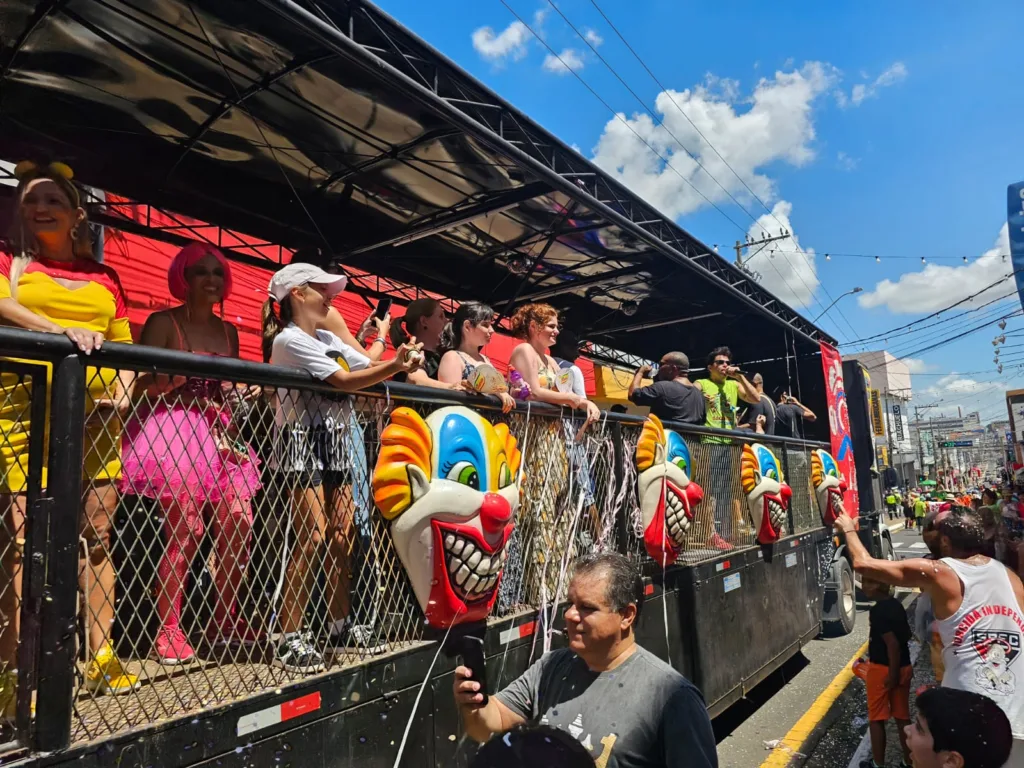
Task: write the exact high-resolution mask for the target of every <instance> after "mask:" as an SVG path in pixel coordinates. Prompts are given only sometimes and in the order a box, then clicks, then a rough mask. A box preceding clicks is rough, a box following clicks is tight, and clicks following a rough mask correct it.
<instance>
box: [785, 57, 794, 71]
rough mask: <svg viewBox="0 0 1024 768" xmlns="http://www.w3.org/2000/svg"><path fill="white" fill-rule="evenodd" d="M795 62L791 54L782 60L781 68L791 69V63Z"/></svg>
mask: <svg viewBox="0 0 1024 768" xmlns="http://www.w3.org/2000/svg"><path fill="white" fill-rule="evenodd" d="M795 63H796V59H794V58H793V57H792V56H790V57H789V58H787V59H786V60H785V61H784V62H782V68H783V69H792V68H793V64H795Z"/></svg>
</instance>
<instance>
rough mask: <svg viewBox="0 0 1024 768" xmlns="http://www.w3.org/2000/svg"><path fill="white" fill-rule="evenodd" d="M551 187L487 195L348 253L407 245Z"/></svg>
mask: <svg viewBox="0 0 1024 768" xmlns="http://www.w3.org/2000/svg"><path fill="white" fill-rule="evenodd" d="M550 191H551V187H550V186H548V185H547V184H544V183H542V182H534V183H532V184H525V185H523V186H522V187H517V188H515V189H512V190H509V191H506V192H499V193H498V194H496V195H491V196H489V197H486V198H484V199H483V200H481V201H479V202H476V203H474V204H472V205H468V206H464V207H462V208H455V209H449V210H447V211H442V212H441V213H440V215H435V216H428V217H424V218H422V219H419V220H418V221H414V222H413V223H412V224H411V225H409V227H407V228H406V230H405V231H404V232H402V233H401V234H398V235H395V236H393V237H389V238H387V239H386V240H380V241H378V242H375V243H370V244H368V245H363V246H360V247H359V248H354V249H352V250H350V251H348V252H347V253H346V254H345V255H346V256H358V255H359V254H363V253H367V252H368V251H374V250H377V249H378V248H385V247H387V246H389V245H392V246H393V245H407V244H409V243H412V242H415V241H416V240H419V239H421V238H424V237H430V236H431V235H436V234H438V233H440V232H446V231H448V230H449V229H455V227H459V226H461V225H463V224H468V223H469V222H471V221H473V220H475V219H479V218H481V217H483V216H487V215H488V214H491V213H496V212H499V211H502V210H505V209H508V208H512V207H513V206H516V205H519V204H520V203H524V202H526V201H527V200H532V199H533V198H535V197H538V196H540V195H543V194H546V193H548V192H550Z"/></svg>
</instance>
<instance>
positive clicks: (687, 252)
mask: <svg viewBox="0 0 1024 768" xmlns="http://www.w3.org/2000/svg"><path fill="white" fill-rule="evenodd" d="M257 2H259V3H261V4H262V5H265V6H267V7H269V8H272V9H273V10H275V11H276V12H277V13H279V14H281V15H282V16H283V17H284V18H287V19H289V20H290V21H292V22H293V23H295V24H298V25H299V26H301V27H302V28H303V29H305V30H306V31H308V32H309V33H310V34H312V35H314V36H316V37H317V38H318V39H320V40H321V42H323V43H324V44H325V45H328V46H329V47H331V48H332V49H333V50H335V51H336V52H337V53H339V55H345V56H353V59H354V60H356V61H357V63H360V64H363V65H366V64H368V62H367V61H366V59H365V56H366V54H372V55H373V56H374V58H377V59H378V60H383V61H384V62H386V63H387V64H388V65H390V67H391V68H393V71H391V72H387V74H388V75H390V77H389V79H390V80H392V82H395V81H398V82H399V83H401V84H402V85H403V86H405V87H409V88H422V89H426V90H428V91H429V92H430V93H431V94H432V95H434V96H435V97H437V98H438V99H440V100H441V101H442V102H443V103H445V104H446V105H448V106H449V107H450V108H451V110H453V112H455V113H457V114H459V115H461V116H463V117H466V118H469V119H470V120H471V121H472V122H470V123H465V122H463V127H465V128H466V129H467V130H470V129H474V133H476V132H477V131H479V129H480V128H487V129H489V130H490V132H491V134H492V136H495V137H497V138H499V139H501V140H503V141H505V142H507V143H508V144H510V145H512V146H513V147H514V148H515V149H516V150H517V151H518V153H520V154H521V155H525V156H526V157H528V158H529V159H530V160H531V161H532V162H531V165H532V166H534V168H535V167H536V165H535V164H539V165H540V166H542V167H543V168H544V169H545V170H548V171H551V172H553V173H555V174H556V175H557V176H558V177H559V178H560V179H562V180H564V181H566V182H571V183H575V184H576V185H578V187H579V188H580V189H581V190H584V191H585V192H586V193H587V195H588V197H589V198H591V199H592V200H593V201H595V202H597V203H598V204H599V205H600V206H602V207H604V208H605V210H604V211H603V212H606V213H607V214H609V216H610V218H615V219H618V218H620V217H621V218H623V219H625V221H622V222H620V223H623V224H625V223H627V222H628V224H629V225H631V226H630V229H633V228H635V230H634V231H636V233H637V234H638V235H641V236H642V237H644V239H646V240H648V242H649V243H650V244H651V245H652V246H654V247H655V248H658V249H659V250H660V251H662V252H663V253H665V254H666V255H669V256H672V257H674V258H676V259H679V260H682V261H685V262H688V263H689V264H691V265H694V266H696V267H697V268H698V269H699V270H700V271H702V272H704V273H706V275H707V276H708V277H711V278H713V279H715V280H716V281H720V282H723V283H724V284H725V285H726V286H728V288H730V289H731V290H732V291H733V292H736V293H739V294H740V295H741V296H742V297H743V298H745V299H748V300H752V301H756V303H757V306H759V307H761V308H763V309H766V310H768V311H769V312H771V313H773V314H775V315H776V317H777V318H778V319H779V320H780V321H782V322H783V323H784V324H786V325H787V326H789V327H790V328H791V329H792V330H793V331H794V332H795V333H797V334H798V335H800V336H802V337H804V338H805V339H807V340H808V341H815V342H817V341H826V342H828V343H831V344H835V343H836V342H835V339H833V338H831V337H830V336H828V335H827V334H825V333H824V332H823V331H822V330H821V329H819V328H818V327H817V326H815V325H814V324H813V323H811V322H810V321H809V320H807V319H806V318H804V317H802V316H801V315H800V314H799V313H797V312H796V311H794V310H793V309H791V308H790V307H788V306H787V305H786V304H784V303H782V302H781V301H780V300H779V299H778V298H777V297H775V296H774V295H773V294H771V293H769V292H768V291H766V290H765V289H764V288H762V287H761V286H759V285H757V284H756V283H754V282H753V281H752V280H751V279H750V278H749V276H747V275H746V274H744V273H743V272H742V271H740V270H739V269H737V268H736V267H734V266H733V265H731V264H729V263H728V262H726V261H725V260H724V259H722V258H721V257H720V256H719V255H718V254H716V253H713V252H712V250H711V249H710V248H708V247H707V246H706V245H705V244H703V243H701V242H700V241H699V240H697V239H696V238H694V237H693V236H692V235H690V234H689V233H687V232H686V231H685V230H683V229H682V228H681V227H679V226H678V225H677V224H675V223H674V222H672V221H671V220H669V219H667V218H665V217H664V216H662V215H661V214H660V213H658V212H657V211H656V210H655V209H653V208H651V207H650V206H648V205H647V204H646V203H644V202H643V201H641V200H640V199H639V198H637V197H635V196H634V195H633V193H631V192H630V191H629V190H627V189H626V188H625V187H624V186H622V185H621V184H620V183H619V182H617V181H615V180H614V179H612V178H611V177H609V176H608V175H607V174H606V173H605V172H604V171H602V170H601V169H599V168H598V167H597V166H595V165H594V164H593V163H591V162H590V161H588V160H586V159H585V158H583V157H582V156H581V155H580V154H579V153H578V152H576V151H575V150H573V149H572V148H571V147H568V146H566V145H565V143H564V142H562V141H560V140H559V139H558V138H556V137H555V136H553V135H552V134H550V133H548V132H547V131H545V130H544V129H542V128H540V126H538V125H536V124H535V123H534V122H533V121H532V120H530V119H529V118H528V117H527V116H526V115H524V114H522V113H521V112H519V111H518V110H517V109H516V108H515V107H512V106H511V105H509V104H508V103H507V102H505V101H504V100H502V99H501V98H500V97H499V96H498V95H497V94H495V93H494V92H492V91H491V90H489V89H488V88H486V87H485V86H483V85H482V84H480V83H479V82H477V81H475V80H473V79H472V78H471V77H469V76H468V75H467V74H466V73H465V72H463V71H462V70H461V69H459V67H458V66H457V65H456V64H454V62H452V61H451V60H450V59H448V58H447V57H446V56H444V55H443V54H442V53H440V52H439V51H437V50H436V49H434V48H433V47H431V46H430V45H429V44H427V43H426V42H424V41H422V40H420V39H419V38H416V37H415V35H413V34H412V33H411V32H409V31H408V30H407V29H406V28H405V27H404V26H402V25H401V24H400V23H399V22H397V21H396V20H395V19H393V18H391V17H390V16H389V15H388V14H386V13H385V12H384V11H382V10H380V9H379V8H376V7H375V6H372V5H370V4H369V3H363V2H356V3H345V4H341V5H339V6H332V7H331V8H328V9H324V8H323V7H322V6H319V5H316V4H314V5H315V7H316V8H317V10H318V11H319V12H320V14H321V17H317V16H315V15H313V14H312V13H311V12H309V11H307V10H306V9H305V8H303V7H302V6H301V5H299V4H298V3H296V2H294V0H257ZM353 9H354V12H353ZM360 21H365V22H367V23H366V24H365V25H364V24H361V23H360ZM374 33H376V34H374ZM377 35H379V36H382V37H383V38H384V39H385V40H386V43H387V45H386V47H381V45H380V41H379V38H378V37H377ZM352 44H355V46H357V47H353V46H352ZM403 80H404V81H405V82H402V81H403ZM478 138H481V139H483V140H487V139H488V138H489V137H488V136H487V134H486V133H484V132H481V135H479V136H478Z"/></svg>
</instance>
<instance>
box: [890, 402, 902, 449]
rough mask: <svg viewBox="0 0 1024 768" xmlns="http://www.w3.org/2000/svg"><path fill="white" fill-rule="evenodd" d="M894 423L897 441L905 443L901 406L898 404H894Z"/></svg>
mask: <svg viewBox="0 0 1024 768" xmlns="http://www.w3.org/2000/svg"><path fill="white" fill-rule="evenodd" d="M892 423H893V426H894V427H895V428H896V439H897V440H898V441H899V442H901V443H902V442H903V416H902V415H901V414H900V406H899V404H898V403H893V404H892Z"/></svg>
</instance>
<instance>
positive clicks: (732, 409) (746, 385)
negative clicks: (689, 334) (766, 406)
mask: <svg viewBox="0 0 1024 768" xmlns="http://www.w3.org/2000/svg"><path fill="white" fill-rule="evenodd" d="M693 383H694V384H696V385H697V386H698V387H700V389H701V391H702V392H703V393H704V401H705V403H706V405H707V408H706V409H705V410H706V414H705V419H704V426H706V427H716V428H717V429H736V414H737V410H736V406H737V404H738V403H739V401H740V399H741V398H742V399H743V401H744V402H747V403H750V404H751V405H757V404H758V403H759V402H760V401H761V398H760V396H759V395H758V392H757V387H755V386H754V385H753V384H751V383H750V382H749V381H747V377H746V376H744V375H743V374H742V373H740V369H739V368H738V367H736V366H735V365H733V364H732V352H730V351H729V348H728V347H718V348H717V349H715V350H713V351H712V352H711V354H710V355H708V378H706V379H697V380H696V381H695V382H693ZM705 442H709V443H711V442H714V443H728V442H729V440H728V438H723V437H720V438H717V439H715V438H711V437H708V438H707V439H706V440H705Z"/></svg>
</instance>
